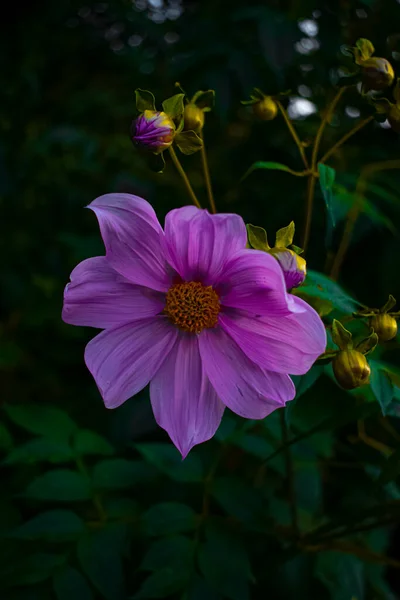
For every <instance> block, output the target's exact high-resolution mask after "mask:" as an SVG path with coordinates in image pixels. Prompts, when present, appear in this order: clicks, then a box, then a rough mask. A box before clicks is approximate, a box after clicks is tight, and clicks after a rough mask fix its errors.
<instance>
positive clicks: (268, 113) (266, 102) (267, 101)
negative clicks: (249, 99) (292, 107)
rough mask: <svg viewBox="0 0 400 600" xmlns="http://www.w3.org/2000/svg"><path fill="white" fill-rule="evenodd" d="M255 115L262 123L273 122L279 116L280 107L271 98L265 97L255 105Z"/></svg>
mask: <svg viewBox="0 0 400 600" xmlns="http://www.w3.org/2000/svg"><path fill="white" fill-rule="evenodd" d="M253 113H254V114H255V116H256V117H258V118H259V119H261V120H262V121H272V119H275V117H276V115H277V114H278V106H277V104H276V102H275V101H274V100H273V99H272V98H271V96H265V97H264V98H263V99H262V100H260V101H259V102H256V103H255V104H253Z"/></svg>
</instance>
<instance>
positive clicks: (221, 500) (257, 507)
mask: <svg viewBox="0 0 400 600" xmlns="http://www.w3.org/2000/svg"><path fill="white" fill-rule="evenodd" d="M211 494H212V496H213V497H214V498H215V500H216V501H217V502H218V504H219V505H220V506H221V507H222V509H223V510H224V511H226V513H227V514H228V515H230V516H233V517H236V519H239V520H240V521H244V522H246V523H257V522H258V520H259V519H260V518H261V515H262V514H263V510H264V508H265V507H264V505H263V502H262V499H261V496H260V495H259V493H258V492H257V490H256V489H255V488H253V487H251V486H250V485H249V484H248V483H247V482H246V481H244V480H242V479H239V478H238V477H233V476H229V475H227V476H222V477H218V478H217V479H215V480H214V481H213V483H212V488H211Z"/></svg>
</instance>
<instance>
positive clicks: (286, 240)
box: [275, 221, 294, 248]
mask: <svg viewBox="0 0 400 600" xmlns="http://www.w3.org/2000/svg"><path fill="white" fill-rule="evenodd" d="M293 238H294V221H291V222H290V223H289V225H288V226H287V227H282V229H279V230H278V231H277V232H276V240H275V246H276V248H287V247H288V246H290V245H291V244H292V242H293Z"/></svg>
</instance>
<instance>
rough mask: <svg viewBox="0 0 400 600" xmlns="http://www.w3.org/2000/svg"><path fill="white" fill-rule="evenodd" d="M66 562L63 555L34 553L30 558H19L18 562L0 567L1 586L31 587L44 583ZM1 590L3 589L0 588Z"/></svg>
mask: <svg viewBox="0 0 400 600" xmlns="http://www.w3.org/2000/svg"><path fill="white" fill-rule="evenodd" d="M65 561H66V557H65V556H64V555H60V554H55V553H54V552H53V553H51V554H49V553H47V552H35V553H34V554H33V553H32V554H31V555H30V556H28V557H26V556H21V558H20V560H18V561H15V560H14V561H13V562H12V563H11V564H4V563H3V564H2V565H1V566H0V582H1V585H2V586H16V585H17V586H20V585H32V584H35V583H40V582H41V581H46V579H49V578H50V577H51V576H52V574H53V573H54V572H55V571H56V569H57V568H58V567H60V566H61V565H63V564H64V563H65ZM2 589H3V587H2Z"/></svg>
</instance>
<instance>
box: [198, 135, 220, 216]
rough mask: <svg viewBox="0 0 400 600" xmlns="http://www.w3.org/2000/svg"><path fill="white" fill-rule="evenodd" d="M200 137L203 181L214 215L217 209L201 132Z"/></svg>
mask: <svg viewBox="0 0 400 600" xmlns="http://www.w3.org/2000/svg"><path fill="white" fill-rule="evenodd" d="M200 137H201V139H202V141H203V145H202V146H201V162H202V164H203V173H204V179H205V181H206V188H207V195H208V201H209V203H210V208H211V212H212V213H213V214H215V213H216V212H217V208H216V206H215V200H214V196H213V191H212V186H211V177H210V169H209V168H208V160H207V152H206V147H205V145H204V137H203V132H202V131H200Z"/></svg>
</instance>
